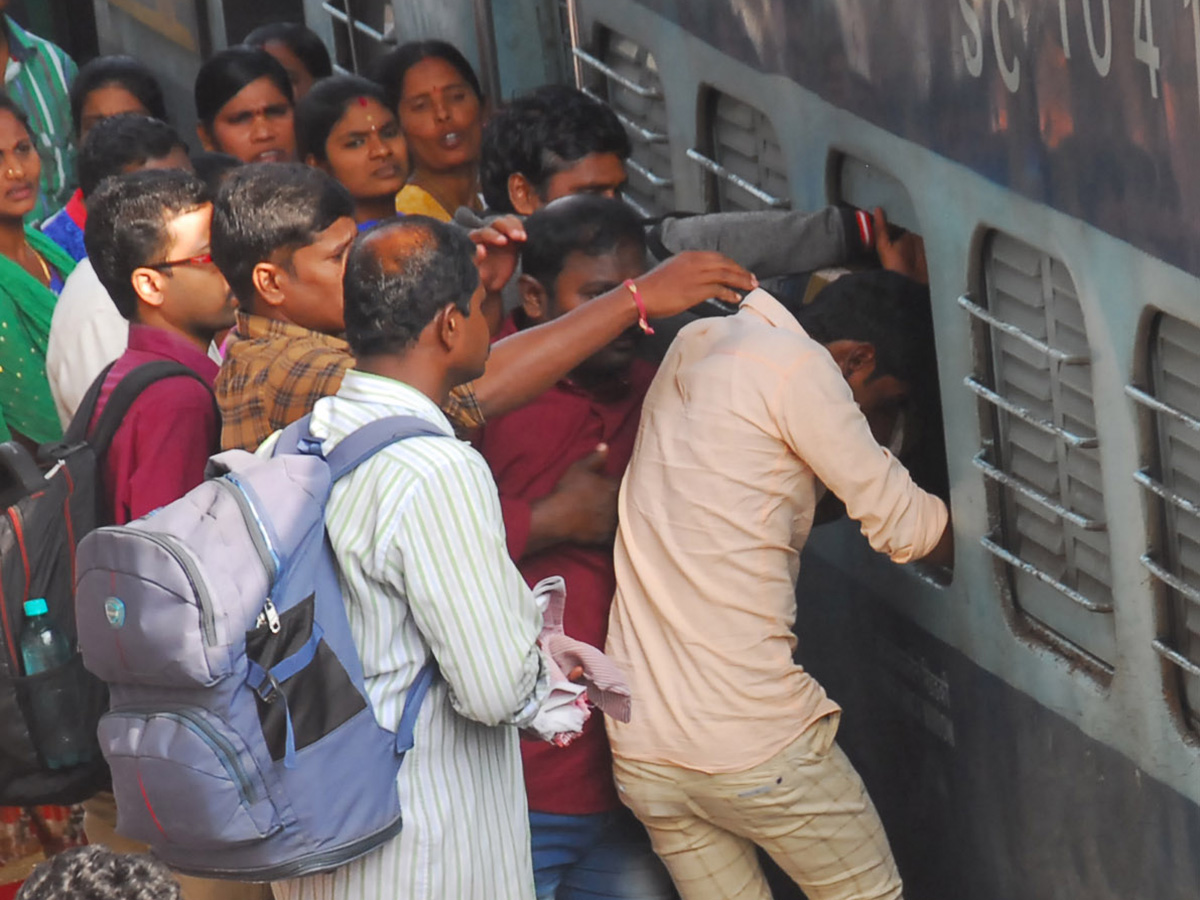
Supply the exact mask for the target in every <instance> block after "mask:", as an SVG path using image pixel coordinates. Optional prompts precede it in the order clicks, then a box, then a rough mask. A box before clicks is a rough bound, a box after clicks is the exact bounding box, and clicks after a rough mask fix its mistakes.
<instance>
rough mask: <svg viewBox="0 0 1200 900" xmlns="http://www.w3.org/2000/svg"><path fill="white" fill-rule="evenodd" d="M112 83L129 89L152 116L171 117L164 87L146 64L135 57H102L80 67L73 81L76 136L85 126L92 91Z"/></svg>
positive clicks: (72, 94)
mask: <svg viewBox="0 0 1200 900" xmlns="http://www.w3.org/2000/svg"><path fill="white" fill-rule="evenodd" d="M110 86H113V87H119V88H124V89H125V90H127V91H129V93H130V94H131V95H133V96H134V97H135V98H137V101H138V103H140V104H142V106H143V107H144V108H145V110H146V113H147V114H148V115H150V116H151V117H152V118H155V119H162V120H163V121H164V122H165V121H166V120H167V104H166V101H164V100H163V92H162V87H161V86H160V85H159V83H158V79H157V78H155V77H154V73H153V72H151V71H150V69H149V67H148V66H147V65H146V64H145V63H143V62H142V61H141V60H137V59H134V58H133V57H132V56H98V57H96V58H95V59H93V60H92V61H90V62H88V63H86V64H85V65H83V66H82V67H80V69H79V74H78V75H76V76H75V80H74V81H73V82H72V83H71V96H70V101H71V121H72V122H73V123H74V125H75V135H76V137H78V136H79V131H80V128H81V126H82V125H83V105H84V104H85V103H86V102H87V98H88V94H90V93H91V92H92V91H96V90H99V89H100V88H104V87H110Z"/></svg>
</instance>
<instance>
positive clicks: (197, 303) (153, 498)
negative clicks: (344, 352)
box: [84, 170, 234, 525]
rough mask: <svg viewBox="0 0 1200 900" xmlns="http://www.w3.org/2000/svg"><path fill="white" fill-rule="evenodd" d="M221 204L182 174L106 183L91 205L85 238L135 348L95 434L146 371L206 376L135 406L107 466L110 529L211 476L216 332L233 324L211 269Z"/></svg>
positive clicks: (113, 372) (223, 287)
mask: <svg viewBox="0 0 1200 900" xmlns="http://www.w3.org/2000/svg"><path fill="white" fill-rule="evenodd" d="M212 212H213V207H212V198H211V196H210V194H209V191H208V188H207V187H206V186H205V185H204V183H203V182H202V181H200V180H199V179H198V178H196V176H195V175H192V174H190V173H188V172H183V171H179V170H159V171H153V170H151V171H143V172H137V173H133V174H130V175H123V176H121V177H119V178H110V179H108V180H106V181H105V182H104V183H103V184H102V185H101V186H100V187H99V188H98V189H97V190H96V191H95V193H94V194H93V195H92V196H91V198H89V200H88V222H87V229H86V231H85V233H84V243H85V244H86V246H87V251H88V257H89V258H90V259H91V261H92V266H93V267H94V268H95V270H96V275H97V277H98V278H99V279H100V283H101V284H103V285H104V288H105V289H106V290H107V291H108V293H109V295H110V296H111V297H112V299H113V303H115V304H116V307H117V309H118V310H119V311H120V313H121V315H123V316H124V317H125V318H126V319H128V320H129V345H128V349H127V350H126V351H125V353H124V354H122V355H121V356H120V357H119V358H118V359H117V361H116V362H115V363H114V364H113V366H112V368H111V369H110V370H109V372H108V375H107V377H106V378H105V380H104V386H103V388H102V389H101V392H100V398H99V402H98V404H97V407H96V412H95V414H94V416H93V418H92V427H93V428H94V427H95V425H96V423H97V421H98V420H99V416H100V414H101V413H102V412H103V411H104V406H105V404H106V403H107V401H108V399H109V397H110V396H111V395H112V392H113V390H114V389H115V388H116V386H117V384H118V383H119V382H120V381H121V379H122V378H124V377H125V376H126V375H127V374H129V373H130V372H132V371H133V370H134V369H135V368H137V367H138V366H139V365H142V364H144V363H148V362H154V361H157V360H170V361H173V362H176V363H180V364H182V365H183V366H186V367H187V368H188V369H191V370H192V372H194V373H195V374H196V375H197V376H198V377H196V378H192V377H188V376H177V377H171V378H166V379H163V380H162V381H158V382H156V383H154V384H152V385H151V386H150V387H148V388H147V389H146V390H145V391H143V392H142V394H141V395H140V396H139V397H138V398H137V400H135V401H134V404H133V406H131V407H130V408H129V411H128V413H126V415H125V417H124V419H123V420H122V422H121V426H120V427H119V428H118V430H117V432H116V435H115V436H114V438H113V441H112V444H111V445H110V447H109V450H108V453H107V455H106V457H105V460H104V469H103V474H104V479H103V480H104V493H105V499H106V500H107V501H108V510H109V512H110V513H111V516H112V523H113V524H117V525H120V524H124V523H125V522H127V521H129V520H131V519H136V518H138V517H139V516H143V515H145V514H146V513H148V512H150V511H151V510H153V509H157V508H158V507H160V506H162V505H164V504H166V503H170V502H172V501H174V500H178V499H179V498H180V497H182V496H183V495H184V494H185V493H187V492H188V491H189V490H191V489H192V488H193V487H195V486H196V485H198V484H200V482H201V481H203V480H204V466H205V461H206V460H207V459H208V457H209V455H210V454H212V453H215V452H216V450H217V445H218V439H219V437H220V431H221V423H220V419H219V418H218V415H217V410H216V406H215V404H214V401H213V395H212V385H213V381H214V380H215V379H216V377H217V365H216V363H214V362H213V361H212V360H211V359H209V357H208V353H207V351H208V346H209V344H210V343H211V342H212V339H213V336H214V335H215V334H217V332H219V331H222V330H223V329H226V328H229V327H230V326H231V325H233V321H234V301H233V297H232V295H231V294H230V291H229V285H228V284H227V283H226V281H225V278H224V276H222V275H221V272H220V271H219V270H218V269H217V267H216V266H215V265H213V262H212V256H211V255H210V247H209V227H210V225H211V223H212Z"/></svg>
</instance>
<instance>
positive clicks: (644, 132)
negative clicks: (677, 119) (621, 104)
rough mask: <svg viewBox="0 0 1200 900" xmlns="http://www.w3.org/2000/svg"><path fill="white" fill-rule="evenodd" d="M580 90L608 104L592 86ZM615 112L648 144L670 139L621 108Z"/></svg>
mask: <svg viewBox="0 0 1200 900" xmlns="http://www.w3.org/2000/svg"><path fill="white" fill-rule="evenodd" d="M580 90H581V91H582V92H583V93H584V94H586V95H587V96H589V97H591V98H592V99H593V100H595V101H596V102H597V103H603V104H604V105H605V106H608V101H607V100H605V99H604V98H603V97H601V96H600V95H599V94H597V93H596V92H595V91H593V90H591V89H590V88H586V87H585V88H580ZM613 114H614V115H616V117H617V121H618V122H620V123H621V124H622V125H624V126H625V128H626V129H628V130H629V131H632V132H633V133H634V134H636V135H637V136H638V137H639V138H641V139H642V140H643V141H644V142H645V143H647V144H665V143H666V142H667V140H668V137H667V135H666V134H663V133H662V132H658V131H651V130H650V129H649V128H644V127H643V126H642V125H640V124H638V123H637V122H635V121H634V120H633V119H631V118H629V116H627V115H625V114H624V113H623V112H621V111H620V110H619V109H614V110H613Z"/></svg>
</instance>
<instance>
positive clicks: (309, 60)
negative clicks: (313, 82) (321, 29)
mask: <svg viewBox="0 0 1200 900" xmlns="http://www.w3.org/2000/svg"><path fill="white" fill-rule="evenodd" d="M273 42H277V43H280V44H283V45H284V46H285V47H287V48H288V49H289V50H291V51H292V52H293V53H294V54H296V58H297V59H298V60H300V62H302V63H304V68H306V69H308V74H309V75H311V76H312V77H313V78H314V79H321V78H328V77H329V76H330V75H332V74H333V63H332V62H330V60H329V51H328V50H327V49H326V48H325V42H324V41H322V40H321V39H320V38H319V37H317V35H316V33H314V32H313V31H312V30H311V29H309V28H306V27H304V26H303V25H300V24H299V23H297V22H272V23H271V24H269V25H260V26H259V27H258V28H255V29H254V30H253V31H252V32H250V33H249V34H248V35H246V39H245V40H244V41H242V43H243V44H245V45H246V46H247V47H258V48H259V49H260V50H261V49H262V48H263V47H265V46H266V45H267V44H270V43H273Z"/></svg>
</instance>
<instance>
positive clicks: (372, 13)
mask: <svg viewBox="0 0 1200 900" xmlns="http://www.w3.org/2000/svg"><path fill="white" fill-rule="evenodd" d="M321 9H322V10H323V11H324V12H325V13H326V15H328V16H329V19H330V23H331V24H332V26H333V45H334V60H333V63H334V68H335V69H336V70H337V71H339V72H341V73H343V74H347V73H355V72H357V73H359V74H366V73H368V72H370V71H371V70H372V69H373V68H374V65H375V63H376V61H377V60H378V59H379V58H380V57H381V56H383V55H384V54H385V53H387V51H388V50H390V49H391V48H392V46H393V45H394V44H395V43H396V35H395V29H396V23H395V10H394V9H393V8H392V3H391V0H324V2H323V3H322V4H321Z"/></svg>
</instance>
